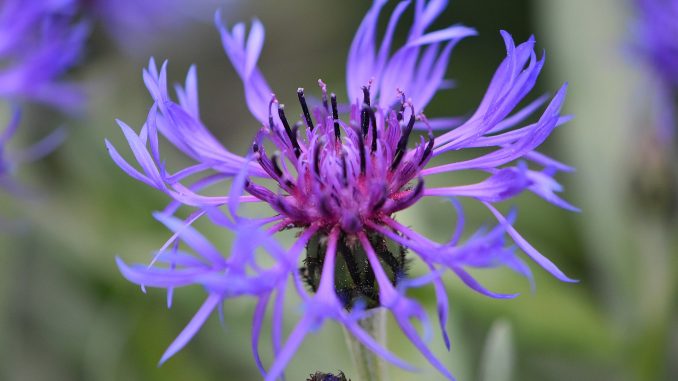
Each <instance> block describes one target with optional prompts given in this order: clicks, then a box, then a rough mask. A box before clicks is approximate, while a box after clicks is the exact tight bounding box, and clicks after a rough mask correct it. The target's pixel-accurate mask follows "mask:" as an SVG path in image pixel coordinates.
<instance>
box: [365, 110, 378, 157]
mask: <svg viewBox="0 0 678 381" xmlns="http://www.w3.org/2000/svg"><path fill="white" fill-rule="evenodd" d="M367 112H368V115H369V117H370V122H371V123H372V147H371V148H372V152H375V151H376V150H377V117H376V116H375V115H374V110H372V109H371V108H370V109H368V110H367Z"/></svg>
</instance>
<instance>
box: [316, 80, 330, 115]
mask: <svg viewBox="0 0 678 381" xmlns="http://www.w3.org/2000/svg"><path fill="white" fill-rule="evenodd" d="M318 86H320V90H321V91H322V93H323V107H324V108H325V111H327V112H328V113H329V112H330V108H329V107H328V106H327V85H326V84H325V82H323V80H322V79H319V80H318Z"/></svg>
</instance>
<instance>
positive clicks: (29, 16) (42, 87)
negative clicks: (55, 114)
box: [0, 0, 87, 110]
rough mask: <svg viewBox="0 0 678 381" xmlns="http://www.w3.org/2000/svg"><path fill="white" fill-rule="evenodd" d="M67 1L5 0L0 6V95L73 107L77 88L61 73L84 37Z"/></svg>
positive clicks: (71, 62) (72, 61)
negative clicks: (64, 80) (62, 79)
mask: <svg viewBox="0 0 678 381" xmlns="http://www.w3.org/2000/svg"><path fill="white" fill-rule="evenodd" d="M74 11H75V8H74V3H73V1H70V0H36V1H28V2H26V1H21V0H7V1H4V2H3V3H2V5H0V62H1V69H0V98H6V99H7V98H9V99H13V100H30V101H36V102H40V103H45V104H49V105H52V106H57V107H59V108H62V109H71V110H72V109H73V108H75V107H77V106H78V105H79V103H80V100H81V94H80V91H79V89H78V88H77V87H76V86H75V85H73V84H71V83H68V82H63V81H61V80H60V77H61V76H62V75H63V74H64V73H65V72H66V71H67V70H68V69H69V68H71V67H72V66H73V65H74V64H75V63H76V61H77V59H78V57H79V56H80V51H81V48H82V45H83V43H84V40H85V38H86V35H87V28H86V26H85V25H84V24H82V23H80V24H74V23H73V16H74Z"/></svg>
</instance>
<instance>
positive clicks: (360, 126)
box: [246, 81, 433, 234]
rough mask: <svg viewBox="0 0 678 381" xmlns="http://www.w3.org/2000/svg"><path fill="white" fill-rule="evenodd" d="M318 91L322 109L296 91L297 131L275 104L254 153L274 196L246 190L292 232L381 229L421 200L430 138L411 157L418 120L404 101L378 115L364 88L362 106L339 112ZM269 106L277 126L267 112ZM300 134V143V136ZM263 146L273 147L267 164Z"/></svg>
mask: <svg viewBox="0 0 678 381" xmlns="http://www.w3.org/2000/svg"><path fill="white" fill-rule="evenodd" d="M319 84H320V86H321V89H322V104H321V105H319V106H317V107H314V108H312V109H309V107H308V104H307V103H306V99H305V96H304V90H303V89H299V90H298V91H297V95H298V99H299V103H300V105H301V109H302V113H301V114H300V121H299V122H297V123H295V124H294V125H290V123H289V121H288V119H287V116H286V114H285V107H284V105H281V104H278V102H277V100H276V99H275V97H273V99H272V100H271V103H270V107H269V125H268V126H264V127H263V128H262V129H261V130H260V131H259V133H258V134H257V138H256V139H255V142H254V144H253V151H254V155H255V158H256V160H257V161H258V162H259V164H260V165H261V167H262V168H263V169H264V170H265V171H266V173H267V174H268V175H269V176H270V178H271V179H273V180H275V182H276V183H277V186H278V189H277V190H276V191H272V190H270V189H268V188H266V187H264V186H262V185H258V184H255V183H253V182H251V181H250V182H248V183H247V186H246V189H247V191H248V192H249V193H250V194H252V195H254V196H255V197H257V198H259V199H261V200H263V201H265V202H267V203H269V204H270V205H271V207H273V208H274V209H275V210H276V211H278V212H279V213H280V214H282V215H284V216H285V217H287V218H288V219H289V221H290V222H291V223H292V224H295V225H297V226H308V225H310V224H311V223H316V224H319V225H320V226H321V227H323V228H325V229H327V230H329V229H330V228H331V227H333V226H339V227H340V228H341V230H342V231H343V232H345V233H348V234H351V233H356V232H358V231H361V230H363V228H364V223H365V222H366V221H373V222H379V221H380V220H381V218H383V217H384V216H388V215H391V214H392V213H394V212H397V211H399V210H402V209H405V208H407V207H409V206H410V205H412V204H414V203H415V202H416V201H417V200H419V198H421V195H422V191H423V180H422V179H421V178H420V177H419V172H420V170H421V169H422V168H423V166H425V165H426V163H427V162H428V160H429V159H430V157H431V154H432V149H433V136H432V134H431V133H430V132H429V140H428V142H426V141H425V139H424V138H423V137H422V138H421V141H420V143H419V144H418V145H417V146H416V147H414V148H412V149H409V150H408V148H407V145H408V142H409V140H410V136H411V135H412V131H413V129H414V127H415V122H416V115H415V111H414V107H413V106H412V105H411V103H410V102H409V101H406V100H405V96H404V95H403V94H401V104H400V107H399V108H397V107H396V108H395V109H382V108H380V107H375V106H372V105H371V100H370V90H369V88H368V87H366V86H365V87H363V100H362V102H359V101H357V100H356V102H355V103H354V104H351V105H347V106H346V110H340V106H339V105H338V104H337V98H336V95H335V94H334V93H332V94H330V96H329V97H328V96H327V90H326V87H325V85H324V83H322V81H319ZM328 99H329V102H328ZM274 106H277V115H278V118H279V121H280V122H279V123H277V122H276V121H275V120H274V118H273V112H271V109H273V107H274ZM340 111H343V112H344V113H346V114H348V120H347V121H346V122H344V121H342V120H341V119H340V118H339V113H340ZM314 120H315V122H314ZM302 127H304V128H303V129H304V130H305V134H303V136H302V135H301V134H300V133H299V129H302ZM264 139H266V140H268V141H270V142H271V143H272V144H273V146H274V147H275V153H274V154H273V155H271V156H269V155H267V153H266V148H265V147H264ZM415 180H416V183H415Z"/></svg>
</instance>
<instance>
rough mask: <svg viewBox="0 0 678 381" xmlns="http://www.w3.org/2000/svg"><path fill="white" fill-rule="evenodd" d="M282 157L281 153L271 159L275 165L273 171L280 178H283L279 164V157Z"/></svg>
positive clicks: (275, 154)
mask: <svg viewBox="0 0 678 381" xmlns="http://www.w3.org/2000/svg"><path fill="white" fill-rule="evenodd" d="M279 156H280V153H279V152H276V153H274V154H273V156H272V157H271V163H272V164H273V171H274V172H275V174H276V175H278V177H282V175H283V171H282V169H280V164H279V163H278V157H279Z"/></svg>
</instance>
